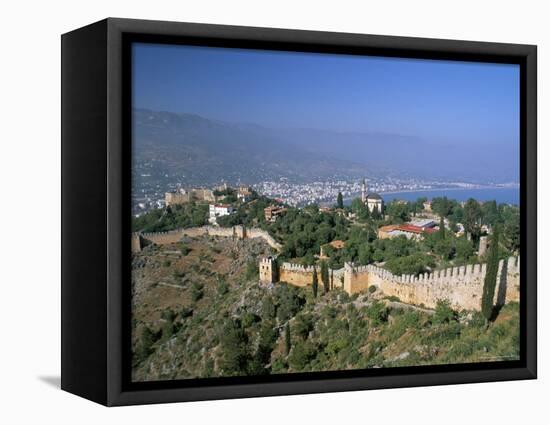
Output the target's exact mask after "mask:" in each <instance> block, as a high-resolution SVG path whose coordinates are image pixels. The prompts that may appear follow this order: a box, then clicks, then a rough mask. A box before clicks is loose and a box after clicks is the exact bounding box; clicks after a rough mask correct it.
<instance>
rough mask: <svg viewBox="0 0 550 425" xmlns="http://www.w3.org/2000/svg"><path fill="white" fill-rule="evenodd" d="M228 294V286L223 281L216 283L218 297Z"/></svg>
mask: <svg viewBox="0 0 550 425" xmlns="http://www.w3.org/2000/svg"><path fill="white" fill-rule="evenodd" d="M228 292H229V285H228V284H227V282H226V281H225V280H220V281H218V295H220V296H222V297H223V296H224V295H225V294H227V293H228Z"/></svg>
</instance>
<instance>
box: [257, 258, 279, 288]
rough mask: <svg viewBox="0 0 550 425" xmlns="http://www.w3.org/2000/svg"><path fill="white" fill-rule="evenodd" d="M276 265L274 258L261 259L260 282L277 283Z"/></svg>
mask: <svg viewBox="0 0 550 425" xmlns="http://www.w3.org/2000/svg"><path fill="white" fill-rule="evenodd" d="M275 279H276V265H275V258H274V257H271V256H269V257H262V258H261V259H260V282H263V283H275Z"/></svg>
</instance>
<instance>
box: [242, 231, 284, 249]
mask: <svg viewBox="0 0 550 425" xmlns="http://www.w3.org/2000/svg"><path fill="white" fill-rule="evenodd" d="M246 237H247V238H250V239H251V238H262V239H263V240H264V241H266V242H267V244H268V245H269V246H270V247H271V248H273V249H275V250H277V251H280V250H281V248H282V245H281V244H280V243H278V242H277V241H276V240H275V239H273V237H272V236H271V235H270V234H269V233H268V232H266V231H265V230H262V229H255V228H252V229H246Z"/></svg>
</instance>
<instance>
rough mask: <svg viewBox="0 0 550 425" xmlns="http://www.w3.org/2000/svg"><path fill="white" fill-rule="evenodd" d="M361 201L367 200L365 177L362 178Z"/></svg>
mask: <svg viewBox="0 0 550 425" xmlns="http://www.w3.org/2000/svg"><path fill="white" fill-rule="evenodd" d="M361 202H362V203H363V204H364V203H365V202H367V184H366V182H365V179H363V184H362V185H361Z"/></svg>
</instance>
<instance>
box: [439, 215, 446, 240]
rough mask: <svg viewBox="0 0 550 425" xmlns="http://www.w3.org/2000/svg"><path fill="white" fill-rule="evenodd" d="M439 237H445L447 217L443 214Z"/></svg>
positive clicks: (440, 221)
mask: <svg viewBox="0 0 550 425" xmlns="http://www.w3.org/2000/svg"><path fill="white" fill-rule="evenodd" d="M439 239H441V240H443V239H445V219H444V218H443V216H441V217H440V218H439Z"/></svg>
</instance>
